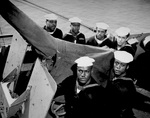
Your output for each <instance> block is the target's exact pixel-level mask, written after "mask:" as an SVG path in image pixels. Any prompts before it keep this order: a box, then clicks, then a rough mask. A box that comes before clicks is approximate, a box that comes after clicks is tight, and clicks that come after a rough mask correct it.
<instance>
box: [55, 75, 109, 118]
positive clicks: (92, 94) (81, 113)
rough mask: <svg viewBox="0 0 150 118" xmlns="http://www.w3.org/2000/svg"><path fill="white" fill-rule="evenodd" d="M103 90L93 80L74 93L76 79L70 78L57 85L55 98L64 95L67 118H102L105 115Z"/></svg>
mask: <svg viewBox="0 0 150 118" xmlns="http://www.w3.org/2000/svg"><path fill="white" fill-rule="evenodd" d="M104 94H105V92H104V88H103V87H101V86H99V85H98V84H97V83H96V82H95V80H94V79H92V81H91V82H90V84H89V85H88V86H86V88H85V89H83V90H81V91H80V92H79V93H78V94H77V92H76V77H75V76H70V77H68V78H66V79H65V80H64V81H63V82H62V83H61V84H59V85H58V90H57V92H56V94H55V97H56V96H59V95H64V98H65V110H66V117H67V118H96V117H99V116H101V117H102V118H107V117H104V116H105V115H106V116H107V114H105V113H106V111H107V110H106V108H105V105H104V103H105V102H104V101H105V95H104Z"/></svg>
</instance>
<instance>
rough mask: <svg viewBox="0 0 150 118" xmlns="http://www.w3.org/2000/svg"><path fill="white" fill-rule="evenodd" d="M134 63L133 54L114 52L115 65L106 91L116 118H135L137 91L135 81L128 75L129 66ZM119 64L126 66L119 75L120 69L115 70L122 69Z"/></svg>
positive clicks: (110, 108)
mask: <svg viewBox="0 0 150 118" xmlns="http://www.w3.org/2000/svg"><path fill="white" fill-rule="evenodd" d="M132 61H133V56H132V54H130V53H128V52H126V51H115V52H114V64H113V68H112V70H111V73H110V81H109V82H108V85H107V87H106V89H107V90H108V91H107V94H108V98H109V99H110V98H111V100H108V104H109V105H110V107H109V110H110V111H111V110H112V114H114V116H116V118H135V116H134V113H133V111H132V108H133V107H134V105H135V102H134V100H135V96H136V89H135V85H134V83H133V80H132V79H131V77H130V76H129V75H128V73H127V69H128V66H129V65H128V64H129V63H130V62H132ZM115 62H116V64H115ZM119 64H120V65H124V66H125V69H124V71H122V72H121V73H119V69H115V68H122V67H121V66H120V65H119ZM114 107H115V109H114Z"/></svg>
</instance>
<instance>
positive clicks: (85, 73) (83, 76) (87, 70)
mask: <svg viewBox="0 0 150 118" xmlns="http://www.w3.org/2000/svg"><path fill="white" fill-rule="evenodd" d="M91 70H92V67H91V66H90V67H77V78H78V82H79V84H81V85H85V84H86V83H87V82H88V81H89V80H90V78H91Z"/></svg>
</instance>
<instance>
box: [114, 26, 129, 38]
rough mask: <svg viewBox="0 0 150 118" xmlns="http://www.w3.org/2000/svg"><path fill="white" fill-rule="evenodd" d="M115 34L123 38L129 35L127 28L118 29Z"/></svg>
mask: <svg viewBox="0 0 150 118" xmlns="http://www.w3.org/2000/svg"><path fill="white" fill-rule="evenodd" d="M115 33H116V34H117V36H121V37H124V36H127V35H128V34H129V33H130V29H129V28H127V27H120V28H118V29H117V30H116V31H115Z"/></svg>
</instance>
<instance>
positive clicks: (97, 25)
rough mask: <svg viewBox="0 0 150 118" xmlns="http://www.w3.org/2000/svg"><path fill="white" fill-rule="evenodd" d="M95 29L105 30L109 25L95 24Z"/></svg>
mask: <svg viewBox="0 0 150 118" xmlns="http://www.w3.org/2000/svg"><path fill="white" fill-rule="evenodd" d="M96 28H97V29H104V30H107V29H108V28H109V25H107V24H106V23H102V22H100V23H96Z"/></svg>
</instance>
